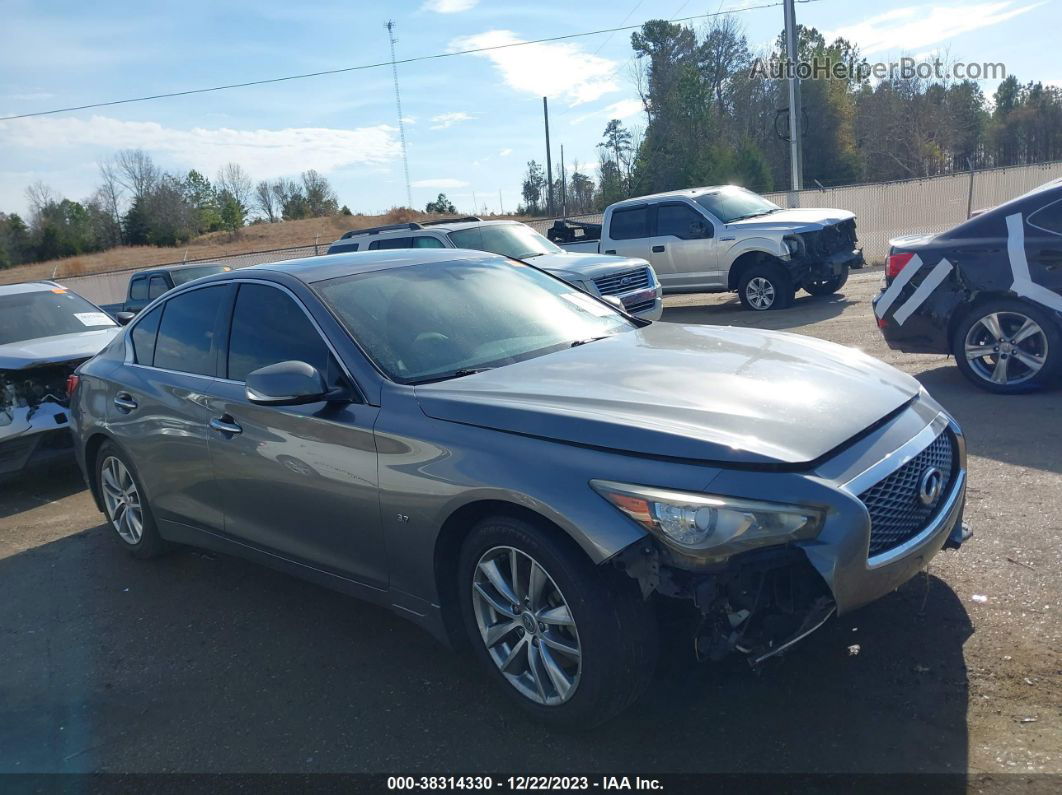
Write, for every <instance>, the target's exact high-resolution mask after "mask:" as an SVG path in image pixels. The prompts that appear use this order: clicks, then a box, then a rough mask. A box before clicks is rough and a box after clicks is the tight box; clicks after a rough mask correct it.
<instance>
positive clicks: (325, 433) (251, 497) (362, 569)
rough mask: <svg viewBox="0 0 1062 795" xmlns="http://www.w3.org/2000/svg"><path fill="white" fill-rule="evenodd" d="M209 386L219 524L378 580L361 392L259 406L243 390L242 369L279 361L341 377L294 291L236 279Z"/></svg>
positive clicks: (374, 503)
mask: <svg viewBox="0 0 1062 795" xmlns="http://www.w3.org/2000/svg"><path fill="white" fill-rule="evenodd" d="M223 348H224V349H225V350H226V352H227V355H224V356H223V357H222V360H221V367H222V375H223V379H224V380H223V381H222V382H221V392H220V394H219V396H218V397H217V398H216V399H214V398H211V399H209V400H208V401H207V405H208V409H209V413H210V419H212V420H217V421H218V422H219V423H223V425H219V426H218V427H217V428H216V429H215V430H213V431H211V436H210V446H211V450H212V451H213V459H214V473H215V477H216V480H217V484H218V487H219V489H220V490H221V493H222V497H223V500H224V505H225V532H226V534H227V535H229V536H232V537H234V538H236V539H238V540H240V541H242V542H245V543H247V544H250V545H252V546H254V547H258V548H260V549H267V550H270V551H274V552H277V553H279V554H281V555H283V556H284V557H286V558H289V559H292V560H296V561H299V562H302V563H307V564H310V565H313V566H315V567H318V568H322V569H325V570H330V571H334V572H337V573H340V574H343V575H345V576H348V577H351V578H353V579H355V580H358V581H359V582H361V583H363V584H366V585H375V586H382V585H385V584H386V581H387V575H386V566H385V555H384V548H383V543H382V540H381V527H380V509H379V496H378V490H377V484H378V481H377V471H376V467H377V464H376V444H375V440H374V437H373V425H374V424H375V422H376V415H377V412H378V409H377V408H376V407H375V406H369V405H367V404H365V403H363V402H354V403H325V402H320V403H314V404H310V405H306V406H284V407H270V406H259V405H255V404H253V403H251V402H250V401H248V400H247V397H246V388H245V384H244V381H245V379H246V377H247V374H248V373H250V372H252V371H254V370H257V369H258V368H260V367H265V366H267V365H270V364H276V363H278V362H283V361H292V360H294V361H303V362H306V363H308V364H311V365H313V366H314V367H316V368H317V369H318V370H319V371H320V372H321V373H322V374H323V375H324V376H325V379H326V380H327V382H328V383H329V384H330V385H339V384H346V385H348V386H350V385H352V384H351V379H350V377H349V375H348V374H347V373H345V371H344V370H343V369H342V367H341V366H340V364H339V362H338V359H337V357H336V355H335V354H334V353H333V351H332V349H331V347H330V346H329V345H328V343H327V342H326V340H325V339H324V337H323V335H322V333H321V331H320V330H319V328H318V326H317V324H316V323H315V322H314V321H313V319H312V318H311V316H310V315H309V313H308V312H307V311H306V310H305V308H304V306H303V305H302V303H301V302H300V301H299V300H298V299H297V298H296V297H295V296H294V295H293V294H292V293H291V292H289V291H288V290H287V289H286V288H284V287H281V286H280V285H276V284H273V283H271V282H255V281H242V282H240V283H239V289H238V292H237V294H236V298H235V303H234V305H233V309H232V315H231V326H230V328H229V330H228V333H227V334H226V343H225V344H224V345H223Z"/></svg>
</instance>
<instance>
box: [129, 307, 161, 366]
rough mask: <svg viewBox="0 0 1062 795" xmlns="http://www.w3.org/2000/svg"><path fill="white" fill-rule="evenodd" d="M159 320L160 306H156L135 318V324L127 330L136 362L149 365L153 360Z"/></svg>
mask: <svg viewBox="0 0 1062 795" xmlns="http://www.w3.org/2000/svg"><path fill="white" fill-rule="evenodd" d="M160 320H162V307H161V306H156V307H155V308H154V309H152V310H151V311H150V312H148V313H147V314H146V315H144V316H143V317H139V318H137V321H136V325H135V326H133V329H132V331H130V332H129V338H130V340H132V343H133V357H134V358H135V359H136V363H137V364H146V365H149V366H150V365H151V363H152V362H153V360H154V358H155V339H156V337H157V336H158V333H159V321H160Z"/></svg>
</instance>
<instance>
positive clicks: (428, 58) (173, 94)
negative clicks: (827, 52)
mask: <svg viewBox="0 0 1062 795" xmlns="http://www.w3.org/2000/svg"><path fill="white" fill-rule="evenodd" d="M821 1H822V0H798V2H801V3H817V2H821ZM781 5H782V3H781V2H772V3H763V4H761V5H755V6H743V7H741V8H736V9H733V10H732V11H718V12H715V13H712V14H695V15H693V16H689V17H681V18H679V19H669V20H667V21H668V22H692V21H693V20H695V19H709V18H711V17H719V16H726V15H727V14H731V13H738V12H744V11H756V10H759V9H762V8H778V7H779V6H781ZM640 27H641V24H638V25H620V26H618V27H614V28H601V29H600V30H590V31H586V32H584V33H568V34H565V35H563V36H547V37H545V38H541V39H532V40H530V41H516V42H510V43H508V44H494V45H491V46H489V47H474V48H471V49H468V50H455V51H453V52H439V53H434V54H432V55H418V56H415V57H413V58H403V59H401V60H399V61H379V62H378V63H370V64H360V65H358V66H345V67H342V68H339V69H323V70H321V71H319V72H305V73H303V74H297V75H285V76H283V77H270V78H265V79H262V80H248V81H247V82H244V83H228V84H226V85H220V86H210V87H208V88H192V89H187V90H185V91H170V92H166V93H164V94H151V95H149V96H144V97H131V98H129V99H113V100H110V101H108V102H92V103H89V104H87V105H72V106H70V107H67V108H54V109H52V110H41V111H37V112H35V113H19V114H16V115H14V116H0V121H11V120H13V119H28V118H31V117H33V116H52V115H55V114H56V113H71V112H73V111H77V110H90V109H92V108H107V107H112V106H114V105H128V104H131V103H134V102H151V101H153V100H156V99H170V98H172V97H187V96H191V95H193V94H209V93H211V92H214V91H228V90H231V89H234V88H249V87H251V86H262V85H269V84H271V83H285V82H288V81H291V80H306V79H309V78H312V77H324V76H326V75H338V74H344V73H346V72H360V71H364V70H366V69H378V68H380V67H385V66H394V65H397V64H407V63H418V62H420V61H436V60H440V59H442V58H456V57H457V56H459V55H476V54H478V53H483V52H492V51H494V50H505V49H510V48H513V47H526V46H528V45H531V44H550V43H552V42H557V41H566V40H570V39H580V38H585V37H586V36H599V35H601V34H604V33H618V32H620V31H623V30H634V29H636V28H640Z"/></svg>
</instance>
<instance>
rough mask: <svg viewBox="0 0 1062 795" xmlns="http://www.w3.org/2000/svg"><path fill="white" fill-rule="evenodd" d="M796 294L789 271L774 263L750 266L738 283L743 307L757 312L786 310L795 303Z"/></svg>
mask: <svg viewBox="0 0 1062 795" xmlns="http://www.w3.org/2000/svg"><path fill="white" fill-rule="evenodd" d="M795 293H796V290H795V288H794V287H793V279H792V277H791V276H790V275H789V271H787V270H786V269H785V268H784V267H783V266H782V265H779V264H777V263H774V262H759V263H756V264H755V265H752V266H750V267H749V268H748V269H747V270H746V271H745V272H744V273H743V274H742V275H741V280H740V281H739V282H738V298H740V299H741V304H742V306H744V307H745V308H746V309H751V310H753V311H755V312H766V311H767V310H769V309H785V308H786V307H787V306H789V305H790V304H792V303H793V296H794V294H795Z"/></svg>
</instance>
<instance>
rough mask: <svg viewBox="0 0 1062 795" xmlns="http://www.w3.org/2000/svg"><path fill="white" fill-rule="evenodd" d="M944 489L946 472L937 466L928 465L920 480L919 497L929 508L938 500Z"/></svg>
mask: <svg viewBox="0 0 1062 795" xmlns="http://www.w3.org/2000/svg"><path fill="white" fill-rule="evenodd" d="M943 490H944V473H943V472H941V471H940V470H939V469H937V468H936V467H927V468H926V470H925V471H924V472H923V473H922V479H921V480H920V481H919V482H918V499H919V501H920V502H921V503H922V504H923V505H924V506H926V507H927V508H928V507H929V506H931V505H932V504H933V503H935V502H936V501H937V498H938V497H940V492H942V491H943Z"/></svg>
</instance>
